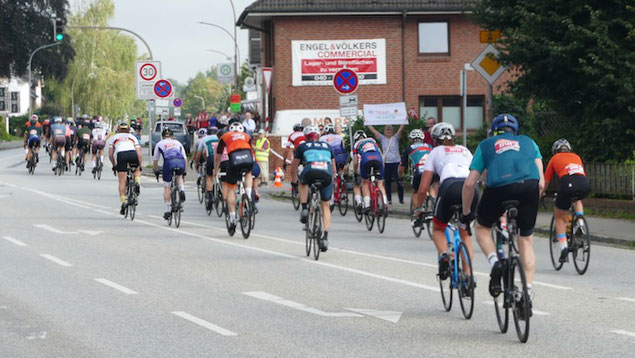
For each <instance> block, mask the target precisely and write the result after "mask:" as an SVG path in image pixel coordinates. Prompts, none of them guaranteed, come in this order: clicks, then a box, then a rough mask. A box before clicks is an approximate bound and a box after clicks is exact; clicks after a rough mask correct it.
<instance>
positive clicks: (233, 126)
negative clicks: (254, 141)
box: [229, 122, 245, 133]
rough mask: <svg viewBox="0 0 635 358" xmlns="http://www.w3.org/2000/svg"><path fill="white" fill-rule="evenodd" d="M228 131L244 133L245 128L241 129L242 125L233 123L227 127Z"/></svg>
mask: <svg viewBox="0 0 635 358" xmlns="http://www.w3.org/2000/svg"><path fill="white" fill-rule="evenodd" d="M229 131H230V132H241V133H242V132H244V131H245V127H243V125H242V124H240V123H239V122H234V123H232V124H230V125H229Z"/></svg>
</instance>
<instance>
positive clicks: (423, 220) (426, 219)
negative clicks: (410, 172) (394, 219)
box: [410, 193, 436, 240]
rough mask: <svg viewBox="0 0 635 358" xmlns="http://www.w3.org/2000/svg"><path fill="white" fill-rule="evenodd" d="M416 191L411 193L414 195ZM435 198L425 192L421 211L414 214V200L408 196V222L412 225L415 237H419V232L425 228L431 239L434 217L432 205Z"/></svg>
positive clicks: (434, 202)
mask: <svg viewBox="0 0 635 358" xmlns="http://www.w3.org/2000/svg"><path fill="white" fill-rule="evenodd" d="M415 195H416V193H413V194H412V196H413V197H414V196H415ZM435 204H436V199H435V198H434V197H432V196H431V195H430V194H426V200H424V202H423V205H422V207H421V209H422V212H421V213H420V214H419V215H415V207H414V206H413V205H414V201H413V200H412V198H410V222H411V225H412V232H413V233H414V234H415V237H421V232H422V231H423V229H424V228H425V229H426V231H427V232H428V236H429V237H430V240H432V219H433V218H434V206H435Z"/></svg>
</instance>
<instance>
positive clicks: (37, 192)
mask: <svg viewBox="0 0 635 358" xmlns="http://www.w3.org/2000/svg"><path fill="white" fill-rule="evenodd" d="M20 189H23V190H26V191H30V192H32V193H36V194H40V195H43V196H46V197H48V198H51V199H55V200H58V201H61V202H63V203H66V204H70V205H74V206H78V207H80V208H82V209H90V207H88V206H86V205H81V204H77V203H74V202H72V201H70V200H67V199H66V198H62V197H60V196H57V195H53V194H49V193H45V192H43V191H40V190H36V189H29V188H25V187H20ZM84 204H86V203H84Z"/></svg>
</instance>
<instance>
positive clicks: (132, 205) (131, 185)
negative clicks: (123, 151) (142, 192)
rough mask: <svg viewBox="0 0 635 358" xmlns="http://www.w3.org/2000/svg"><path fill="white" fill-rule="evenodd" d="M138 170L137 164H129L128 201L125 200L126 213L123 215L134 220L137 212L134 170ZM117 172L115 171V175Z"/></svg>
mask: <svg viewBox="0 0 635 358" xmlns="http://www.w3.org/2000/svg"><path fill="white" fill-rule="evenodd" d="M136 170H137V167H136V166H131V165H130V164H128V168H127V169H126V201H125V202H124V206H125V207H124V214H123V217H124V218H127V217H128V216H130V220H134V217H135V213H136V212H137V196H138V195H139V194H138V193H137V186H136V183H135V181H134V172H135V171H136ZM113 171H114V169H113ZM116 175H117V172H115V176H116Z"/></svg>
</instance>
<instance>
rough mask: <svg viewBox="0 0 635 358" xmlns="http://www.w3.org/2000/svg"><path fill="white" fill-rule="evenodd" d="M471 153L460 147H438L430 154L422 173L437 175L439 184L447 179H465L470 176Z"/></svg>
mask: <svg viewBox="0 0 635 358" xmlns="http://www.w3.org/2000/svg"><path fill="white" fill-rule="evenodd" d="M471 162H472V152H470V150H469V149H467V148H465V147H464V146H462V145H453V146H447V145H440V146H438V147H434V149H432V152H430V154H429V156H428V159H427V160H426V163H425V164H424V166H423V170H424V171H430V172H433V173H437V174H439V178H440V179H439V184H443V181H444V180H445V179H448V178H467V176H468V174H470V163H471Z"/></svg>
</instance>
